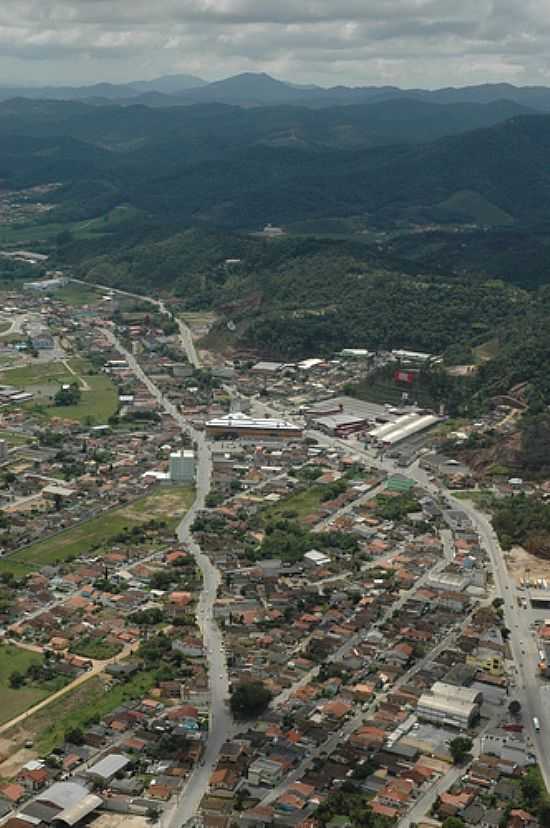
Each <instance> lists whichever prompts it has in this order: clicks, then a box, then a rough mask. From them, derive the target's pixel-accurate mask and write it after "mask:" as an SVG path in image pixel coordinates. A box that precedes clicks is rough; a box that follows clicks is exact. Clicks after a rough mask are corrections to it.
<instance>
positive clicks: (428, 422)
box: [369, 413, 439, 446]
mask: <svg viewBox="0 0 550 828" xmlns="http://www.w3.org/2000/svg"><path fill="white" fill-rule="evenodd" d="M438 422H439V417H436V416H435V414H416V413H411V414H404V415H403V416H402V417H398V418H397V420H395V422H393V423H385V424H384V425H381V426H377V427H376V428H373V429H372V430H371V431H369V438H370V439H371V440H372V441H373V442H374V443H378V444H379V445H382V446H394V445H396V444H397V443H400V442H402V441H403V440H406V439H407V438H408V437H413V436H414V435H415V434H420V432H422V431H426V429H428V428H431V427H432V426H433V425H435V424H436V423H438Z"/></svg>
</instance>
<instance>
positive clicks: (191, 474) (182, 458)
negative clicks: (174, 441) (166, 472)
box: [170, 449, 195, 483]
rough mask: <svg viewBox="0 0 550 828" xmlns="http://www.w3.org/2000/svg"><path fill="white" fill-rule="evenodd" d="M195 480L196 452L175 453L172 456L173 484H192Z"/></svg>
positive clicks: (171, 472) (171, 471)
mask: <svg viewBox="0 0 550 828" xmlns="http://www.w3.org/2000/svg"><path fill="white" fill-rule="evenodd" d="M194 479H195V452H194V451H191V450H190V449H184V450H182V451H174V452H172V454H171V455H170V480H171V482H172V483H192V482H193V481H194Z"/></svg>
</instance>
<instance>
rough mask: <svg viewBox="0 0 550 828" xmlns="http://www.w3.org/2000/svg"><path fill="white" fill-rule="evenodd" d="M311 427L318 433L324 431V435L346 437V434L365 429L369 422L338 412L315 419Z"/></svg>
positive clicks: (362, 418)
mask: <svg viewBox="0 0 550 828" xmlns="http://www.w3.org/2000/svg"><path fill="white" fill-rule="evenodd" d="M312 425H313V427H314V428H317V429H319V431H324V432H325V434H331V435H332V436H334V437H347V435H348V434H354V433H355V432H357V431H362V430H363V429H364V428H367V426H368V425H369V421H368V420H366V419H365V418H364V417H353V416H352V415H351V414H345V413H344V412H343V411H338V412H337V413H335V414H325V415H324V416H321V417H317V418H316V419H314V420H313V422H312Z"/></svg>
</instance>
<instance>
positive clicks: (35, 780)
mask: <svg viewBox="0 0 550 828" xmlns="http://www.w3.org/2000/svg"><path fill="white" fill-rule="evenodd" d="M49 778H50V777H49V774H48V771H47V770H45V769H44V768H36V770H28V769H27V768H22V770H20V771H19V773H18V774H17V777H16V779H17V782H18V783H19V784H20V785H23V786H24V787H25V788H26V789H27V790H29V791H39V790H40V789H41V788H43V787H44V785H46V784H47V782H48V780H49Z"/></svg>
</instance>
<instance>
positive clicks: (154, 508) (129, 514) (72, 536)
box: [0, 486, 195, 575]
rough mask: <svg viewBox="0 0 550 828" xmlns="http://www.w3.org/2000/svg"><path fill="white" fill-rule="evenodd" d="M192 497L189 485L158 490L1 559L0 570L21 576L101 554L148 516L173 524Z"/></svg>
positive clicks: (0, 571) (186, 508)
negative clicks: (59, 563)
mask: <svg viewBox="0 0 550 828" xmlns="http://www.w3.org/2000/svg"><path fill="white" fill-rule="evenodd" d="M194 497H195V492H194V489H193V488H192V487H191V486H175V487H166V488H161V489H158V490H157V491H156V492H153V493H152V494H151V495H148V496H147V497H144V498H141V499H140V500H137V501H136V502H135V503H132V504H129V505H128V506H122V507H120V508H119V509H113V510H112V511H111V512H105V513H104V514H102V515H98V516H97V517H95V518H92V519H91V520H86V521H84V523H80V524H78V525H77V526H74V527H72V528H71V529H67V530H65V531H64V532H60V533H59V534H57V535H55V536H54V537H52V538H48V539H46V540H43V541H39V542H38V543H33V544H32V545H31V546H28V547H27V548H26V549H22V550H21V551H19V552H16V553H15V554H13V555H10V556H9V557H7V558H3V559H2V560H0V573H2V572H13V574H14V575H24V574H26V573H28V572H31V571H33V570H35V569H36V568H37V567H42V566H46V565H47V564H55V563H57V562H60V561H66V560H67V559H69V558H72V557H73V556H76V555H82V554H85V553H87V552H90V551H91V550H92V549H93V550H95V551H96V553H97V554H98V555H101V554H104V553H105V552H106V551H108V549H109V547H110V543H111V539H112V538H113V537H114V536H115V535H117V534H119V533H120V532H122V531H123V530H124V529H126V528H128V529H131V528H132V527H133V526H138V525H139V524H142V523H146V522H147V521H148V520H151V518H156V519H159V520H166V521H167V522H168V524H169V525H170V524H172V525H173V526H175V525H176V524H177V523H178V522H179V520H181V518H182V517H183V516H184V515H185V513H186V512H187V511H188V509H189V508H190V506H191V504H192V503H193V500H194Z"/></svg>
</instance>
